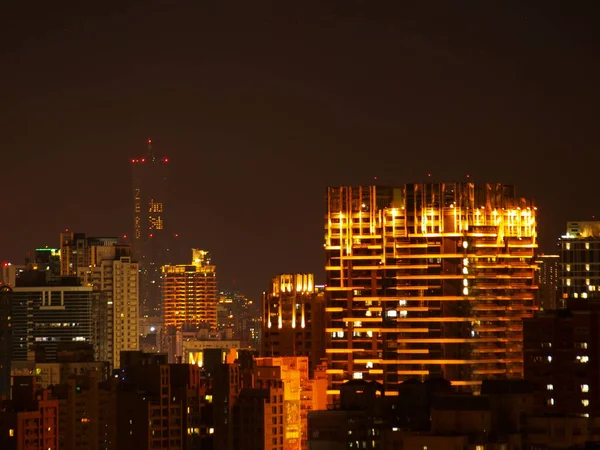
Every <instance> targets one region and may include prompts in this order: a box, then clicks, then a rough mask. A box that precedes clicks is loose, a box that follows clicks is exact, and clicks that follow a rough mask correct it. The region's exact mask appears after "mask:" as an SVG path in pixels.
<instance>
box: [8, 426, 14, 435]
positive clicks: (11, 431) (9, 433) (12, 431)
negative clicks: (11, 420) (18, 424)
mask: <svg viewBox="0 0 600 450" xmlns="http://www.w3.org/2000/svg"><path fill="white" fill-rule="evenodd" d="M8 435H9V436H10V437H13V436H14V435H15V430H13V429H12V428H11V429H10V430H8Z"/></svg>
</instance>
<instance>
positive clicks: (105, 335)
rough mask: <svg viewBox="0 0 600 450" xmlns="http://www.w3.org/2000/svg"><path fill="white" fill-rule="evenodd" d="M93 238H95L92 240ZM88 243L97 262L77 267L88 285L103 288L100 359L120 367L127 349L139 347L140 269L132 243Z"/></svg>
mask: <svg viewBox="0 0 600 450" xmlns="http://www.w3.org/2000/svg"><path fill="white" fill-rule="evenodd" d="M92 242H93V240H92ZM96 244H102V242H96V243H93V244H92V245H89V246H88V252H89V253H90V256H91V260H92V262H93V264H91V265H89V266H88V267H80V268H78V269H77V275H78V276H79V278H80V279H81V281H82V283H83V284H84V285H89V286H93V287H94V288H95V289H96V290H98V291H100V305H99V306H98V307H97V309H98V310H99V311H100V314H99V320H98V321H97V322H96V323H95V326H96V328H97V336H98V339H97V340H96V342H94V346H95V347H96V349H97V350H96V355H97V359H98V360H100V361H109V362H110V363H111V366H112V368H113V369H118V368H119V367H120V355H121V352H123V351H132V350H139V339H140V332H139V269H138V264H137V263H134V262H132V261H131V247H130V246H129V245H125V244H117V243H113V244H112V245H96Z"/></svg>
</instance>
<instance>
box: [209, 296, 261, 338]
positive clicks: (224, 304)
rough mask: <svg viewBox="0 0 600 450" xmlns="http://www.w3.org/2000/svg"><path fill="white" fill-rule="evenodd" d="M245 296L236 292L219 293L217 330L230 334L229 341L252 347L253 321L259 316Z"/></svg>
mask: <svg viewBox="0 0 600 450" xmlns="http://www.w3.org/2000/svg"><path fill="white" fill-rule="evenodd" d="M257 309H258V308H256V307H255V306H254V304H253V302H252V300H249V299H248V298H246V296H245V295H243V294H242V293H240V292H238V291H228V290H225V291H220V292H219V304H218V305H217V328H218V329H219V330H226V331H229V332H231V337H230V339H238V340H240V341H241V342H242V346H243V347H252V346H254V344H255V342H254V336H253V334H252V332H253V327H254V319H256V318H257V316H258V315H259V314H257V313H256V310H257Z"/></svg>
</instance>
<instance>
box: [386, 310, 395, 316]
mask: <svg viewBox="0 0 600 450" xmlns="http://www.w3.org/2000/svg"><path fill="white" fill-rule="evenodd" d="M385 315H386V316H388V317H398V311H396V310H395V309H390V310H389V311H386V312H385Z"/></svg>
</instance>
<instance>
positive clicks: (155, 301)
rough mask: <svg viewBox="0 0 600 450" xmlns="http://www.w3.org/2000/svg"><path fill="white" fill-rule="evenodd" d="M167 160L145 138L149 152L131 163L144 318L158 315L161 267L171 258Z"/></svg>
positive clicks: (135, 254) (134, 233)
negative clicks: (160, 156)
mask: <svg viewBox="0 0 600 450" xmlns="http://www.w3.org/2000/svg"><path fill="white" fill-rule="evenodd" d="M168 163H169V160H168V158H157V157H156V155H155V154H154V151H153V150H152V140H151V139H148V152H147V154H146V155H145V156H143V157H141V158H136V159H132V160H131V166H132V200H133V204H132V206H133V224H132V225H133V229H132V234H131V242H132V244H133V260H134V261H135V262H137V263H139V264H140V269H141V284H140V286H141V289H140V298H141V307H142V312H143V314H144V315H147V316H156V315H158V314H160V312H161V305H160V300H161V297H160V281H161V278H160V275H161V267H162V266H163V265H166V264H169V263H170V259H171V247H172V244H173V239H172V237H173V236H172V235H171V234H170V231H169V226H170V223H169V219H168V214H169V206H168V199H167V195H168V193H167V179H168Z"/></svg>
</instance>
